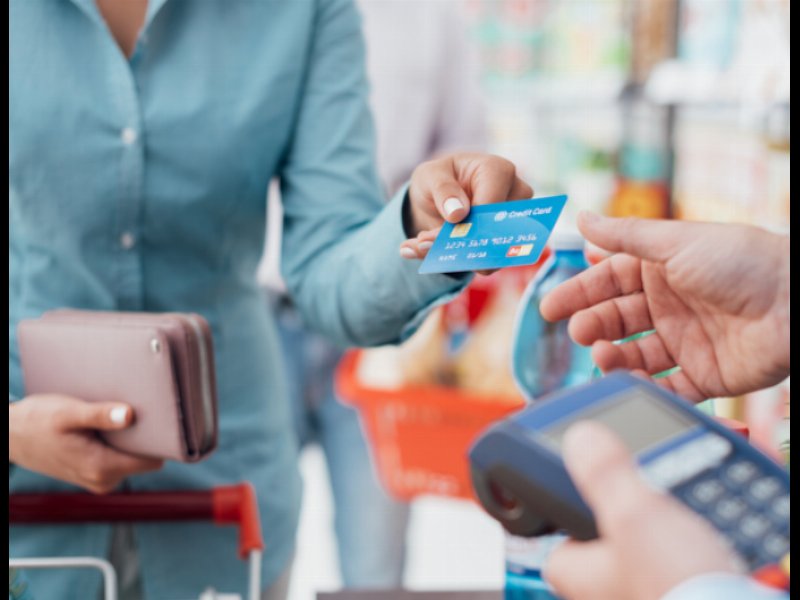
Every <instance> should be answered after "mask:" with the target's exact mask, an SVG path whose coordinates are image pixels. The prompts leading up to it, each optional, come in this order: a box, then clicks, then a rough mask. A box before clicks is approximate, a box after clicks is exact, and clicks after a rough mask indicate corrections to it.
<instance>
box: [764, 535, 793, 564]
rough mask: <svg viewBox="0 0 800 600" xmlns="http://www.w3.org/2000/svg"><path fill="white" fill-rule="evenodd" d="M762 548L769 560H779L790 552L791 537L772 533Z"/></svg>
mask: <svg viewBox="0 0 800 600" xmlns="http://www.w3.org/2000/svg"><path fill="white" fill-rule="evenodd" d="M762 546H763V550H764V552H765V553H766V554H767V555H768V558H770V559H772V560H778V559H780V558H783V555H784V554H786V553H787V552H789V537H788V536H785V535H781V534H779V533H771V534H769V535H768V536H767V537H766V539H764V543H763V545H762Z"/></svg>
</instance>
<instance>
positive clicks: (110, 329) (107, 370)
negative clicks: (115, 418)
mask: <svg viewBox="0 0 800 600" xmlns="http://www.w3.org/2000/svg"><path fill="white" fill-rule="evenodd" d="M18 341H19V351H20V361H21V364H22V374H23V377H24V380H25V393H26V395H29V394H43V393H57V394H67V395H70V396H74V397H76V398H80V399H82V400H86V401H89V402H101V401H103V402H124V403H126V404H129V405H130V406H132V407H133V410H134V412H135V419H134V423H133V425H131V426H130V427H128V428H127V429H124V430H121V431H114V432H101V433H100V435H101V436H102V437H103V439H104V440H105V441H106V442H107V443H108V444H109V445H110V446H112V447H114V448H117V449H119V450H122V451H125V452H130V453H132V454H139V455H143V456H152V457H157V458H164V459H171V460H177V461H181V462H195V461H198V460H201V459H202V458H204V457H205V456H207V455H208V454H209V453H210V452H211V451H213V450H214V448H215V447H216V445H217V389H216V379H215V374H214V350H213V346H212V339H211V328H210V327H209V326H208V323H207V322H206V320H205V319H204V318H203V317H201V316H200V315H196V314H182V313H123V312H97V311H84V310H72V309H64V310H55V311H50V312H47V313H45V314H44V315H42V316H41V317H40V318H38V319H29V320H24V321H21V322H20V323H19V326H18Z"/></svg>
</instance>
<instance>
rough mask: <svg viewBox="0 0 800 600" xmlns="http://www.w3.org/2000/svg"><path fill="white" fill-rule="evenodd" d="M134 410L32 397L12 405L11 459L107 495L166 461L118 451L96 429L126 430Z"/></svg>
mask: <svg viewBox="0 0 800 600" xmlns="http://www.w3.org/2000/svg"><path fill="white" fill-rule="evenodd" d="M132 422H133V410H132V409H131V408H130V407H129V406H127V405H125V404H118V403H111V402H104V403H93V402H85V401H83V400H78V399H77V398H72V397H69V396H61V395H55V394H42V395H33V396H28V397H27V398H25V399H24V400H20V401H19V402H13V403H10V404H9V405H8V460H9V462H12V463H14V464H17V465H20V466H21V467H24V468H26V469H30V470H31V471H36V472H37V473H41V474H43V475H48V476H50V477H54V478H56V479H60V480H61V481H66V482H68V483H72V484H75V485H77V486H80V487H82V488H85V489H87V490H89V491H90V492H94V493H95V494H106V493H108V492H111V491H112V490H114V489H115V488H116V487H117V486H118V485H119V484H120V483H121V482H122V480H123V479H125V478H126V477H127V476H129V475H133V474H135V473H144V472H147V471H155V470H157V469H160V468H161V466H162V464H163V461H161V460H155V459H151V458H142V457H139V456H132V455H130V454H125V453H122V452H118V451H117V450H114V449H113V448H110V447H109V446H107V445H105V444H104V443H103V442H102V441H101V440H100V439H99V438H98V437H97V435H96V433H95V432H96V431H115V430H118V429H125V428H126V427H129V426H130V425H131V423H132Z"/></svg>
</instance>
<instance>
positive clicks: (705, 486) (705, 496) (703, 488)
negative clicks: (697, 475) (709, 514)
mask: <svg viewBox="0 0 800 600" xmlns="http://www.w3.org/2000/svg"><path fill="white" fill-rule="evenodd" d="M723 493H725V486H723V485H722V484H721V483H720V482H719V481H717V480H716V479H705V480H702V481H700V482H699V483H696V484H694V485H693V486H692V487H691V488H690V490H689V497H688V500H689V501H690V502H692V504H694V505H696V506H708V505H709V504H711V503H713V502H716V501H717V500H718V499H719V498H720V497H721V496H722V495H723Z"/></svg>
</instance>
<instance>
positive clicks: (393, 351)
mask: <svg viewBox="0 0 800 600" xmlns="http://www.w3.org/2000/svg"><path fill="white" fill-rule="evenodd" d="M357 376H358V379H359V381H360V382H361V383H362V384H363V385H366V386H369V387H371V388H380V389H397V388H400V387H403V386H406V385H435V384H447V383H449V382H450V381H451V380H452V377H451V376H450V365H449V357H448V354H447V331H446V328H445V324H444V319H443V311H442V309H441V308H437V309H435V310H433V311H432V312H431V314H430V315H428V317H427V318H426V319H425V320H424V321H423V323H422V325H421V326H420V327H419V329H418V330H417V331H416V332H415V333H414V335H412V336H411V337H410V338H409V339H408V340H406V341H405V342H404V343H403V344H401V345H399V346H382V347H379V348H371V349H369V350H364V352H363V354H362V357H361V360H360V361H359V363H358V372H357Z"/></svg>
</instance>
